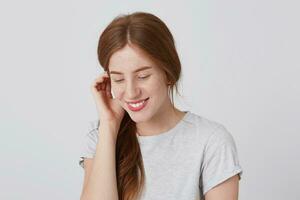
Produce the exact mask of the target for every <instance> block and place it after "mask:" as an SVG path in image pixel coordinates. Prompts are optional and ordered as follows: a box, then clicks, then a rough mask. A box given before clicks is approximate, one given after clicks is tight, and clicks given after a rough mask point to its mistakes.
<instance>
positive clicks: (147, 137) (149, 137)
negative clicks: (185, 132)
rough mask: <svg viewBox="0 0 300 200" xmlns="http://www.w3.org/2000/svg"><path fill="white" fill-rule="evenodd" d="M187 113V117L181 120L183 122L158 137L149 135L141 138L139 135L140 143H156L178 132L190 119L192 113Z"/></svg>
mask: <svg viewBox="0 0 300 200" xmlns="http://www.w3.org/2000/svg"><path fill="white" fill-rule="evenodd" d="M183 112H185V115H184V116H183V117H182V118H181V120H180V121H179V122H177V124H176V125H175V126H174V127H172V128H171V129H169V130H167V131H165V132H162V133H159V134H157V135H149V136H140V135H137V138H138V140H139V141H140V142H146V141H154V140H159V139H161V138H164V137H167V136H169V135H171V134H172V133H174V132H176V130H178V129H179V128H180V127H181V126H182V125H183V123H184V121H185V120H186V119H187V118H188V116H189V115H190V114H191V112H190V111H183Z"/></svg>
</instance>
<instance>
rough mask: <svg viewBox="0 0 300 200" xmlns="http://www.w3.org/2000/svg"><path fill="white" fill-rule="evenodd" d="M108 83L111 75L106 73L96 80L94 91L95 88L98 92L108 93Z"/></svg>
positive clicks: (93, 86)
mask: <svg viewBox="0 0 300 200" xmlns="http://www.w3.org/2000/svg"><path fill="white" fill-rule="evenodd" d="M107 81H109V75H108V74H107V72H104V73H102V74H101V75H100V76H99V77H97V78H96V79H95V80H94V82H93V84H92V89H94V88H95V89H97V91H106V88H107V87H106V86H107Z"/></svg>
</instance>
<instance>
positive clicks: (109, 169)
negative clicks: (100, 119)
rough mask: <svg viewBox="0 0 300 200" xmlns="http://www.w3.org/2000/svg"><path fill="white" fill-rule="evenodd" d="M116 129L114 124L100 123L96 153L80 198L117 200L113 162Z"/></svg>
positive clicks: (82, 199) (83, 199)
mask: <svg viewBox="0 0 300 200" xmlns="http://www.w3.org/2000/svg"><path fill="white" fill-rule="evenodd" d="M117 131H118V129H117V128H116V126H110V125H102V126H101V125H100V127H99V141H98V144H97V148H96V155H95V157H94V161H93V166H92V170H91V174H90V177H89V179H88V183H87V185H86V187H85V188H84V192H83V195H82V198H81V200H107V199H109V200H118V190H117V178H116V163H115V153H116V150H115V149H116V137H115V135H117Z"/></svg>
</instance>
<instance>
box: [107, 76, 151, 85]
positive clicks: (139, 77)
mask: <svg viewBox="0 0 300 200" xmlns="http://www.w3.org/2000/svg"><path fill="white" fill-rule="evenodd" d="M150 76H151V75H146V76H138V79H139V80H146V79H148V78H149V77H150ZM113 81H114V82H116V83H121V82H123V81H124V79H115V80H113Z"/></svg>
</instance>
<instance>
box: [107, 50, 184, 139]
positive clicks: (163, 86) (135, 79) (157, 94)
mask: <svg viewBox="0 0 300 200" xmlns="http://www.w3.org/2000/svg"><path fill="white" fill-rule="evenodd" d="M143 67H150V68H147V69H144V70H141V71H137V70H139V69H141V68H143ZM109 73H110V77H111V87H112V92H113V94H114V96H115V98H116V99H117V101H118V102H119V104H120V105H121V106H122V108H123V109H124V110H126V111H127V112H128V114H129V115H130V117H131V119H132V120H133V121H135V122H136V125H137V130H138V134H139V135H142V136H149V135H156V134H159V133H161V132H164V131H167V130H169V129H170V128H172V127H173V126H175V125H176V123H177V122H178V121H179V120H180V119H181V118H182V117H183V116H184V115H185V113H184V112H182V111H179V110H178V109H177V108H176V109H175V110H174V109H173V107H172V103H171V100H170V98H169V96H168V80H167V78H166V75H165V73H164V72H163V71H162V70H161V69H160V68H159V67H158V66H157V64H155V63H154V62H153V61H152V60H151V59H150V58H149V57H148V56H147V55H145V53H144V52H143V51H141V50H140V49H138V48H137V47H135V46H133V45H126V46H125V47H124V48H123V49H121V50H119V51H117V52H115V53H114V54H113V55H112V57H111V59H110V62H109ZM148 97H149V100H148V102H147V105H146V107H144V108H143V109H142V110H141V111H138V112H134V111H131V110H130V109H129V108H128V105H127V103H126V102H128V101H136V100H142V99H146V98H148Z"/></svg>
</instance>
